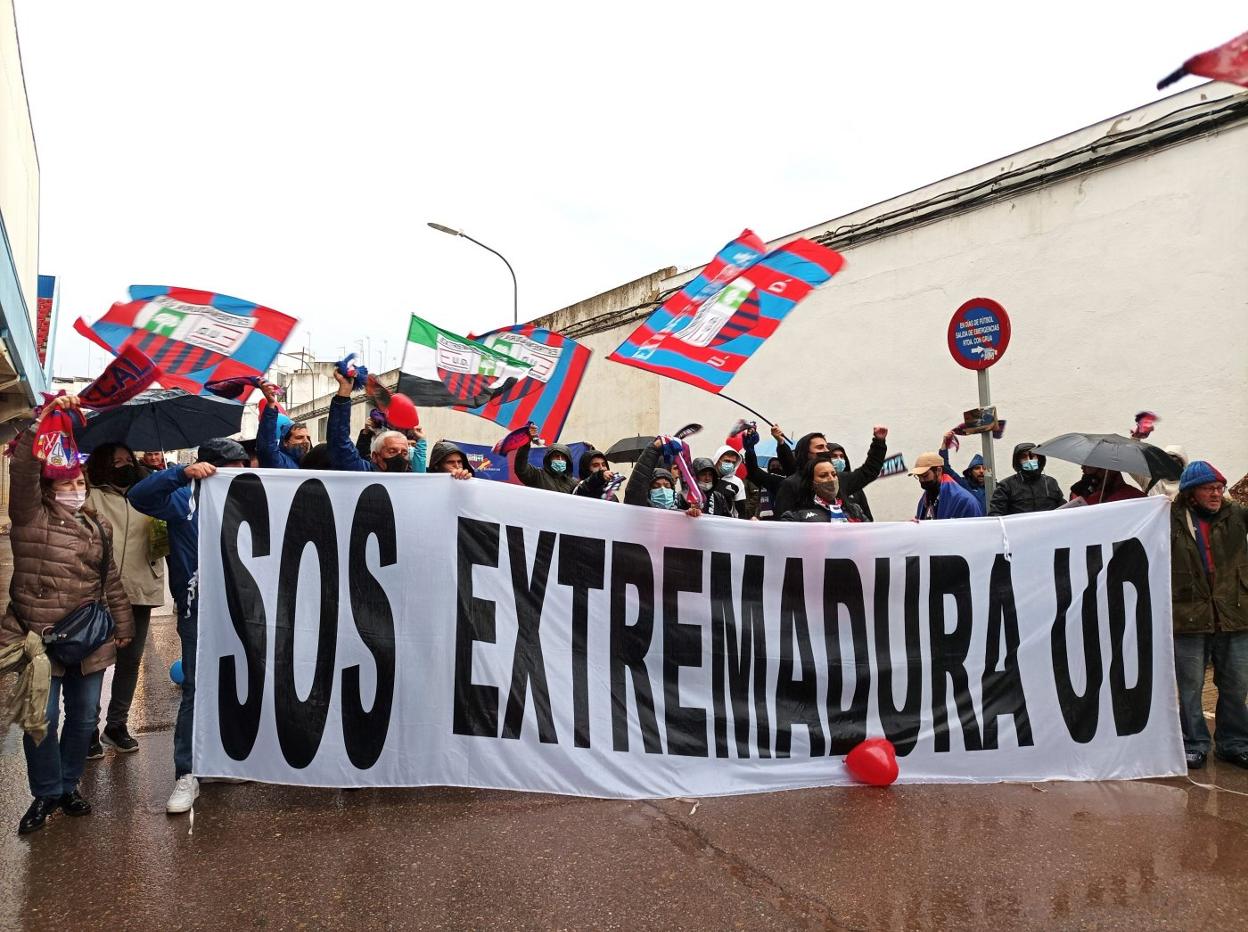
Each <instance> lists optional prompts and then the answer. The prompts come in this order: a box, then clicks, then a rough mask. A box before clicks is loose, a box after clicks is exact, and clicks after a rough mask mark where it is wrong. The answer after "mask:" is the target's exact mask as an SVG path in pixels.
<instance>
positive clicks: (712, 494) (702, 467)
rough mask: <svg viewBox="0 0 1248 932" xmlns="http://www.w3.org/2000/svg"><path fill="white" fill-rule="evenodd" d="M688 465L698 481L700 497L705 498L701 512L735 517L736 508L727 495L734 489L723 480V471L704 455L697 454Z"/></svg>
mask: <svg viewBox="0 0 1248 932" xmlns="http://www.w3.org/2000/svg"><path fill="white" fill-rule="evenodd" d="M729 449H731V448H729ZM690 465H691V467H692V469H693V476H694V479H695V480H696V481H697V483H698V489H699V490H701V492H702V497H703V498H704V499H705V500H706V504H704V505H703V506H702V511H703V513H705V514H708V515H716V516H718V517H724V518H735V517H736V516H737V512H736V508H735V507H734V502H733V500H732V498H730V497H729V496H730V495H732V494H733V492H734V491H735V489H734V487H733V486H731V485H729V484H728V483H726V482H724V481H723V473H722V472H721V471H720V469H719V467H718V466H717V465H716V463H715V462H714V461H713V460H709V459H707V458H706V457H705V456H699V457H697V458H695V459H694V461H693V462H692V463H691V464H690Z"/></svg>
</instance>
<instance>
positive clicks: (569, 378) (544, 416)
mask: <svg viewBox="0 0 1248 932" xmlns="http://www.w3.org/2000/svg"><path fill="white" fill-rule="evenodd" d="M476 340H477V342H478V343H481V344H482V345H484V346H488V347H489V348H490V349H493V350H498V351H499V352H500V353H506V354H507V355H508V356H511V357H512V358H514V359H519V360H522V361H524V362H527V363H528V364H529V365H531V366H532V367H533V368H532V369H531V370H530V371H529V373H528V375H527V376H526V377H525V378H522V379H520V380H519V381H518V382H516V384H515V385H513V386H512V387H511V388H509V389H507V390H506V391H504V392H501V393H500V394H498V395H496V396H495V397H494V398H493V399H491V400H490V401H489V402H487V403H486V404H484V405H478V406H477V407H475V408H472V407H463V406H461V407H459V408H458V409H457V410H459V411H467V412H468V413H469V414H475V415H477V416H478V417H483V418H486V419H487V420H491V421H493V422H494V423H495V424H498V425H499V426H501V427H508V428H517V427H524V426H525V425H526V424H528V423H530V422H532V423H533V424H536V425H537V435H538V436H539V437H541V438H542V439H543V440H545V441H546V442H547V443H554V442H555V441H556V440H558V439H559V434H560V433H561V432H562V431H563V424H564V421H566V420H567V417H568V409H569V408H571V407H572V399H573V398H575V397H576V392H577V389H579V388H580V387H581V377H582V376H584V375H585V367H586V366H588V365H589V357H590V355H591V354H590V350H589V347H587V346H582V345H581V344H580V343H577V342H576V341H575V340H572V339H569V338H568V337H565V336H564V335H563V334H561V333H555V332H554V331H553V330H543V329H542V328H541V327H534V326H533V325H532V324H520V325H519V326H516V327H505V328H503V329H501V330H495V331H493V332H491V333H487V334H486V335H485V336H483V337H477V338H476Z"/></svg>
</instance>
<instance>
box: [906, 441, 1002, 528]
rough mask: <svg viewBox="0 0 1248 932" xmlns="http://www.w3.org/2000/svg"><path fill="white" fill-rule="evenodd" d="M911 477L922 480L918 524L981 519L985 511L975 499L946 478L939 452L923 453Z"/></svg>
mask: <svg viewBox="0 0 1248 932" xmlns="http://www.w3.org/2000/svg"><path fill="white" fill-rule="evenodd" d="M910 475H912V476H914V477H915V478H916V479H918V480H919V487H920V488H921V489H922V490H923V494H922V495H920V496H919V506H918V508H917V509H916V510H915V514H914V517H915V520H917V521H941V520H944V519H946V518H982V517H983V516H984V510H983V509H982V508H980V507H979V502H977V501H975V496H974V495H972V494H971V493H970V492H968V491H966V489H964V488H962V486H960V485H958V484H957V483H956V482H954V481H953V480H952V479H949V478H947V477H946V476H945V461H944V460H943V459H941V458H940V454H939V453H920V454H919V458H918V459H917V460H915V463H914V468H913V469H911V470H910Z"/></svg>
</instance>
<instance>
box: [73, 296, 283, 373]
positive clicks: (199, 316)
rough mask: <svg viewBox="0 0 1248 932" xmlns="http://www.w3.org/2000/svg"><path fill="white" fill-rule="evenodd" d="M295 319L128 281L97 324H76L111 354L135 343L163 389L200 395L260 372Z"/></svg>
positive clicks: (268, 310) (270, 361) (249, 305)
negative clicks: (126, 296) (126, 295)
mask: <svg viewBox="0 0 1248 932" xmlns="http://www.w3.org/2000/svg"><path fill="white" fill-rule="evenodd" d="M296 323H298V321H297V320H295V318H293V317H288V316H287V315H285V314H282V313H279V312H278V311H275V310H273V309H272V308H268V307H263V306H261V305H259V304H256V303H254V302H252V301H244V300H242V299H241V298H231V297H230V296H229V295H223V294H216V293H215V292H212V291H198V290H196V289H194V288H174V287H170V286H168V285H131V286H130V300H129V301H119V302H117V303H116V304H114V305H113V306H112V307H111V308H109V310H108V311H107V313H105V314H104V316H103V317H101V318H100V319H99V320H97V321H96V322H95V323H94V324H88V323H87V322H86V321H85V320H83V319H82V318H81V317H80V318H78V320H77V321H76V322H75V323H74V329H75V330H77V331H78V332H79V333H81V334H82V335H83V336H84V337H86V338H87V339H89V340H92V341H94V342H95V343H97V344H99V345H100V346H102V347H104V349H106V350H108V351H109V352H111V353H119V352H121V350H122V349H123V348H124V347H134V348H135V349H137V350H139V351H140V352H142V353H143V354H144V355H146V356H147V357H148V358H149V359H151V360H152V362H153V363H155V365H156V368H157V369H158V370H160V374H159V375H158V376H157V381H158V382H160V384H161V385H163V386H164V387H165V388H180V389H182V390H183V391H187V392H190V393H192V394H196V395H199V394H203V392H204V391H205V390H206V388H207V384H208V383H209V382H215V381H220V380H222V379H231V378H237V377H239V376H261V375H263V374H264V373H265V372H266V371H267V370H268V368H269V366H271V365H272V364H273V360H274V359H275V358H276V357H277V354H278V351H279V350H281V348H282V344H283V343H285V342H286V338H287V337H288V336H290V332H291V330H293V329H294V327H295V324H296Z"/></svg>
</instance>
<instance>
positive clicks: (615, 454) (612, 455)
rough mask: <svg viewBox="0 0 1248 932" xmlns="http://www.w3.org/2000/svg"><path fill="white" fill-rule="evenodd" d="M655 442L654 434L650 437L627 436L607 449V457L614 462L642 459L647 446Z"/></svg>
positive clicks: (633, 461) (631, 461) (629, 461)
mask: <svg viewBox="0 0 1248 932" xmlns="http://www.w3.org/2000/svg"><path fill="white" fill-rule="evenodd" d="M652 443H654V434H651V435H650V436H649V437H625V438H624V439H623V440H617V441H616V442H615V443H613V444H611V449H610V450H608V451H607V454H606V456H607V459H609V460H610V461H611V462H613V463H635V462H637V461H638V460H639V459H641V454H642V453H644V452H645V449H646V447H648V446H650V444H652Z"/></svg>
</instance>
